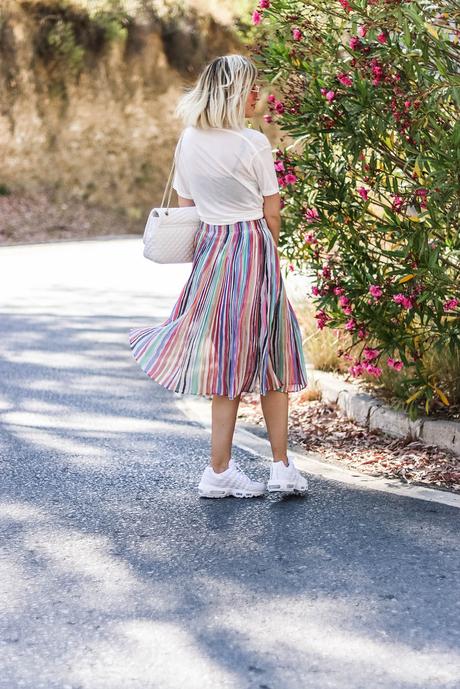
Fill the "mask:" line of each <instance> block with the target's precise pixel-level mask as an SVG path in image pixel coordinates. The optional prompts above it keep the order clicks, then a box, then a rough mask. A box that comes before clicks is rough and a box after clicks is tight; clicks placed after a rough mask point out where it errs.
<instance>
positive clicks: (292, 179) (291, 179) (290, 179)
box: [284, 172, 297, 184]
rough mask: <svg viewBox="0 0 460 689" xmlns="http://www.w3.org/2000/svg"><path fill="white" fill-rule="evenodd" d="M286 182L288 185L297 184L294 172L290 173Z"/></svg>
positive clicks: (285, 179) (286, 177)
mask: <svg viewBox="0 0 460 689" xmlns="http://www.w3.org/2000/svg"><path fill="white" fill-rule="evenodd" d="M284 181H285V182H286V184H295V183H296V182H297V177H296V176H295V175H293V174H292V172H288V174H287V175H286V176H285V178H284Z"/></svg>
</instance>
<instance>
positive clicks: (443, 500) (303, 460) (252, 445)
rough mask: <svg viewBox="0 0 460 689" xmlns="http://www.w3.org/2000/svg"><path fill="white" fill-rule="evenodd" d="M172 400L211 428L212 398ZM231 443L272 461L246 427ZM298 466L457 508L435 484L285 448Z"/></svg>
mask: <svg viewBox="0 0 460 689" xmlns="http://www.w3.org/2000/svg"><path fill="white" fill-rule="evenodd" d="M174 397H175V403H176V405H177V407H178V408H179V409H180V411H181V412H182V413H183V414H184V415H185V416H187V417H188V418H189V419H191V420H192V421H195V422H197V423H199V424H200V425H201V426H203V428H205V429H206V430H207V431H208V432H209V433H210V432H211V402H210V400H208V399H205V398H201V397H199V396H196V397H192V396H191V395H181V394H179V393H174ZM233 444H234V445H236V446H237V447H240V448H241V449H242V450H245V451H246V452H249V453H250V454H252V455H254V456H256V457H263V458H265V459H267V460H269V461H271V458H272V453H271V447H270V443H269V441H268V440H265V439H264V438H260V437H259V436H258V435H256V434H255V433H251V432H250V431H248V430H245V429H241V428H238V425H237V426H236V428H235V433H234V436H233ZM288 452H289V455H291V456H292V458H293V459H294V461H295V463H296V465H297V467H298V468H299V469H300V470H301V471H305V472H307V473H308V474H311V475H313V476H321V477H322V478H324V479H325V480H328V481H338V482H339V483H344V484H346V485H349V486H352V487H353V488H359V489H361V490H377V491H380V492H384V493H391V494H392V495H399V496H400V497H405V498H415V499H416V500H427V501H428V502H436V503H440V504H442V505H448V506H450V507H457V508H460V495H456V494H455V493H449V492H448V491H441V490H437V489H436V488H428V487H427V488H425V487H423V486H413V485H410V484H409V485H408V484H405V483H403V482H402V481H400V480H399V479H390V478H379V477H374V476H369V475H368V474H362V473H359V472H358V471H356V470H355V469H345V468H342V467H340V466H336V465H334V464H329V463H327V462H324V461H323V459H322V458H321V456H320V455H319V454H318V453H315V452H298V451H296V450H292V449H291V448H289V449H288Z"/></svg>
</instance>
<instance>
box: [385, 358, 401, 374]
mask: <svg viewBox="0 0 460 689" xmlns="http://www.w3.org/2000/svg"><path fill="white" fill-rule="evenodd" d="M387 366H389V367H390V368H394V369H395V371H400V370H401V369H402V368H403V366H404V364H403V362H402V361H396V359H392V358H391V356H390V357H388V359H387Z"/></svg>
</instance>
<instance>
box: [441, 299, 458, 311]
mask: <svg viewBox="0 0 460 689" xmlns="http://www.w3.org/2000/svg"><path fill="white" fill-rule="evenodd" d="M459 303H460V302H459V301H458V299H455V297H453V298H452V299H448V300H447V301H446V302H444V304H443V306H442V308H443V309H444V311H453V310H454V309H456V308H457V306H458V305H459Z"/></svg>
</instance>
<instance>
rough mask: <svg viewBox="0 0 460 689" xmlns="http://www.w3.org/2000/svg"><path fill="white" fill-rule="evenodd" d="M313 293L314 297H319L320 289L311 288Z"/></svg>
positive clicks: (314, 286)
mask: <svg viewBox="0 0 460 689" xmlns="http://www.w3.org/2000/svg"><path fill="white" fill-rule="evenodd" d="M311 293H312V294H313V296H314V297H318V296H319V289H318V287H317V286H316V285H313V287H312V288H311Z"/></svg>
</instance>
